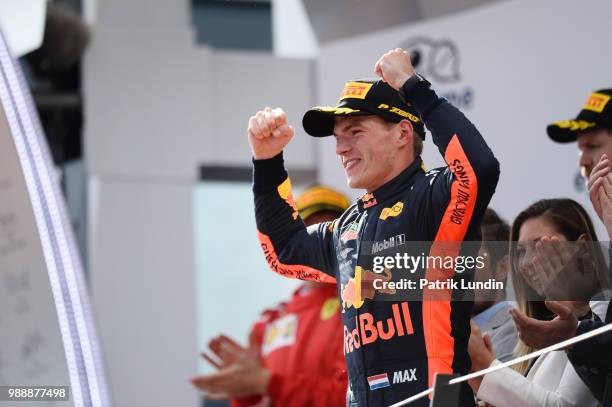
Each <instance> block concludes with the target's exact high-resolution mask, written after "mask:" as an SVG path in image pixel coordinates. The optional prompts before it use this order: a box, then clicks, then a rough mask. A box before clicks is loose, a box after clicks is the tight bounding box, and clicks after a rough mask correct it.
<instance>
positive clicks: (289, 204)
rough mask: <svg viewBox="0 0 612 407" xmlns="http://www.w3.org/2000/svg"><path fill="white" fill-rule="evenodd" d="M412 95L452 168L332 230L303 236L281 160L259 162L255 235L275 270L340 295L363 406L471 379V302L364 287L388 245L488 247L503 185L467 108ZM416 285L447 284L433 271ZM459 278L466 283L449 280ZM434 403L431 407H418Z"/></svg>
mask: <svg viewBox="0 0 612 407" xmlns="http://www.w3.org/2000/svg"><path fill="white" fill-rule="evenodd" d="M403 93H404V95H405V98H406V99H407V102H409V103H412V104H413V105H414V106H415V108H416V109H417V111H418V112H419V114H420V116H421V118H422V119H423V121H424V123H425V124H426V126H427V128H428V130H429V131H430V132H431V133H432V136H433V141H434V143H435V144H436V146H437V147H438V149H439V151H440V153H441V154H442V156H443V157H444V160H445V162H446V166H445V167H441V168H437V169H433V170H431V171H425V170H424V166H423V164H422V161H421V158H420V157H417V158H416V159H415V160H414V162H413V163H412V164H411V165H409V166H408V167H407V168H406V169H405V170H404V171H403V172H402V173H400V174H399V175H398V176H397V177H395V178H394V179H392V180H391V181H389V182H388V183H386V184H385V185H383V186H381V187H380V188H378V189H377V190H375V191H371V192H369V193H366V194H365V195H364V196H363V197H362V198H361V199H360V200H359V201H358V202H357V203H356V204H354V205H352V206H351V207H350V208H349V209H347V210H346V212H344V214H343V215H342V216H341V217H340V218H338V219H336V220H335V221H333V222H326V223H320V224H318V225H313V226H310V227H308V228H306V227H305V226H304V223H303V222H302V221H301V219H300V218H299V216H298V213H297V210H296V207H295V204H294V202H293V198H292V195H291V183H290V180H289V177H288V174H287V172H286V170H285V168H284V164H283V157H282V153H281V154H279V155H277V156H276V157H273V158H271V159H266V160H254V161H253V162H254V175H253V177H254V181H253V191H254V195H255V216H256V221H257V229H258V234H259V240H260V244H261V248H262V250H263V252H264V255H265V257H266V260H267V262H268V264H269V266H270V267H271V269H272V270H273V271H275V272H277V273H279V274H281V275H284V276H286V277H291V278H298V279H304V280H315V281H320V282H330V283H335V284H337V288H338V295H339V297H340V298H341V301H342V309H343V314H342V321H343V325H344V327H343V330H344V354H345V358H346V363H347V370H348V375H349V386H350V393H351V400H352V401H353V402H354V404H357V405H359V406H382V405H389V404H392V403H396V402H398V401H401V400H403V399H405V398H408V397H410V396H412V395H414V394H416V393H419V392H421V391H423V390H426V389H427V388H428V387H431V386H432V385H433V379H434V374H435V373H437V372H440V373H461V374H464V373H467V372H469V370H470V367H471V363H470V358H469V355H468V352H467V344H468V340H469V336H470V313H471V307H472V302H471V301H459V300H458V298H459V297H460V296H461V298H464V295H465V293H464V292H455V291H456V290H447V294H448V296H445V297H443V298H442V299H440V298H436V299H435V300H422V301H417V300H406V301H402V300H393V299H386V300H385V298H384V297H385V296H386V295H387V294H385V293H376V292H374V294H372V290H370V291H369V292H367V290H362V289H361V288H360V287H361V283H362V281H361V280H363V279H366V278H367V277H368V276H370V277H371V275H372V274H371V269H372V263H371V261H372V258H371V254H373V253H371V252H373V251H374V250H375V248H376V247H379V246H380V244H384V242H387V243H389V242H391V241H393V242H394V244H395V243H397V244H399V243H406V242H411V241H415V242H428V243H426V245H427V249H428V250H429V254H430V255H431V254H432V253H434V252H436V251H437V250H438V244H439V243H440V242H463V241H470V240H478V239H479V237H480V220H481V217H482V215H483V213H484V211H485V209H486V207H487V205H488V204H489V201H490V199H491V197H492V195H493V193H494V191H495V187H496V185H497V181H498V178H499V163H498V161H497V160H496V158H495V157H494V156H493V154H492V152H491V150H490V149H489V147H488V146H487V144H486V143H485V141H484V139H483V138H482V136H481V135H480V133H479V132H478V130H477V129H476V128H475V127H474V125H473V124H472V123H471V122H470V121H469V120H468V119H467V118H466V117H465V116H464V115H463V114H462V113H461V112H460V111H459V110H458V109H457V108H455V107H454V106H452V105H451V104H450V103H449V102H448V101H446V100H445V99H443V98H440V97H438V96H437V95H436V93H435V92H434V91H433V90H431V89H430V88H429V86H426V85H423V84H417V85H416V86H413V87H412V88H411V89H403ZM365 242H378V243H379V244H378V245H377V244H374V245H367V246H366V245H365V244H364V243H365ZM387 245H389V244H387ZM460 246H461V243H459V244H458V247H459V248H458V249H457V253H455V254H459V252H460V251H461V247H460ZM366 251H370V252H369V253H366ZM445 272H446V273H448V270H446V271H445ZM416 275H420V276H426V277H436V278H437V277H440V274H439V271H436V270H431V269H422V270H419V271H418V273H417V274H416ZM444 276H445V277H449V274H444ZM450 277H451V278H456V277H457V275H456V273H455V274H453V271H452V270H451V274H450ZM462 278H467V277H465V276H463V277H462ZM362 291H363V292H362ZM374 291H375V290H374ZM424 291H426V289H425V290H424ZM423 295H424V297H423V298H428V297H426V293H423ZM374 297H375V298H374ZM461 397H462V401H461V405H462V406H464V405H473V404H474V398H473V394H472V392H471V390H470V389H469V386H467V385H465V384H464V385H463V388H462V396H461ZM428 402H429V400H428V399H427V398H424V399H421V400H420V401H419V402H417V403H414V404H411V406H427V405H428Z"/></svg>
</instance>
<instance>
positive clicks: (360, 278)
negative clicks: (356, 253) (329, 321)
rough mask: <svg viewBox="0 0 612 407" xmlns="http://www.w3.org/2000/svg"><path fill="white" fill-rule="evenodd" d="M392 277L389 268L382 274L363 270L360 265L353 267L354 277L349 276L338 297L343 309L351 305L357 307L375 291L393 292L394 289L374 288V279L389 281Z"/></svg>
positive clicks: (373, 295) (371, 297) (369, 298)
mask: <svg viewBox="0 0 612 407" xmlns="http://www.w3.org/2000/svg"><path fill="white" fill-rule="evenodd" d="M392 277H393V274H392V273H391V270H389V269H385V270H384V274H377V273H374V272H372V271H370V270H364V269H363V268H361V266H357V267H355V277H354V278H351V279H350V280H349V281H348V283H346V285H344V286H343V287H342V289H341V294H340V298H341V300H342V306H343V307H344V309H349V308H350V307H353V308H355V309H359V308H360V307H361V306H362V305H363V303H364V300H366V299H368V300H373V299H374V297H375V296H376V292H377V291H378V292H381V293H384V294H395V290H394V289H388V288H384V289H379V290H377V289H375V288H374V280H382V281H390V280H391V278H392Z"/></svg>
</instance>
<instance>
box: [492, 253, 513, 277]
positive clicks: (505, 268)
mask: <svg viewBox="0 0 612 407" xmlns="http://www.w3.org/2000/svg"><path fill="white" fill-rule="evenodd" d="M509 271H510V256H509V255H508V254H505V255H504V257H502V258H501V259H499V261H498V262H497V265H496V266H495V279H496V280H500V281H506V279H507V278H508V272H509Z"/></svg>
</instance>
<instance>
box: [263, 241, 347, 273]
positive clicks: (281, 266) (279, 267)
mask: <svg viewBox="0 0 612 407" xmlns="http://www.w3.org/2000/svg"><path fill="white" fill-rule="evenodd" d="M257 236H258V238H259V243H260V244H261V249H262V250H263V252H264V255H265V258H266V261H267V262H268V266H270V269H272V271H274V272H275V273H278V274H280V275H282V276H284V277H289V278H297V279H300V280H309V281H317V282H320V283H336V279H335V278H333V277H331V276H329V275H327V274H325V273H323V272H322V271H320V270H317V269H315V268H313V267H309V266H305V265H302V264H285V263H282V262H280V261H279V259H278V255H277V254H276V250H274V246H273V245H272V241H271V240H270V238H269V237H268V236H267V235H265V234H263V233H261V232H259V231H257Z"/></svg>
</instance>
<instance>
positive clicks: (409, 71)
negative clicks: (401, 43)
mask: <svg viewBox="0 0 612 407" xmlns="http://www.w3.org/2000/svg"><path fill="white" fill-rule="evenodd" d="M374 73H375V74H376V75H378V76H380V78H381V79H382V80H383V81H385V82H387V83H388V84H389V86H391V87H392V88H394V89H395V90H399V89H400V88H401V87H402V85H404V83H406V81H407V80H408V78H410V77H411V76H412V75H413V74H414V68H413V67H412V62H411V61H410V54H408V53H407V52H406V51H404V50H403V49H401V48H395V49H392V50H391V51H389V52H387V53H386V54H384V55H383V56H382V57H380V59H379V60H378V61H377V62H376V65H374Z"/></svg>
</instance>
